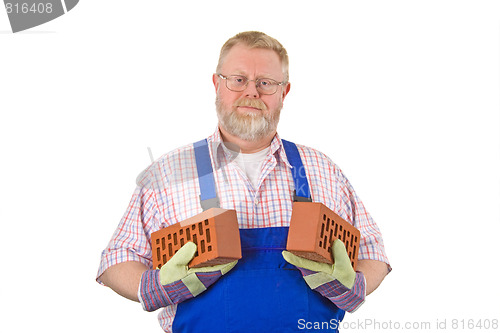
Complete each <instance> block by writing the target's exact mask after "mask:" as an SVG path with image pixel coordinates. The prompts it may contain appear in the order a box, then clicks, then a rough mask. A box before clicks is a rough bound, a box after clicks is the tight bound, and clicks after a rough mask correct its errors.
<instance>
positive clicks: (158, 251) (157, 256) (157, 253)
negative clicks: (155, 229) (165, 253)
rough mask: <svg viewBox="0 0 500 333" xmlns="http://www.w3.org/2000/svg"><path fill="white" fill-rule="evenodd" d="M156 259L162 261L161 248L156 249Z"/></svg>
mask: <svg viewBox="0 0 500 333" xmlns="http://www.w3.org/2000/svg"><path fill="white" fill-rule="evenodd" d="M156 259H157V260H158V261H161V252H160V248H159V247H157V248H156Z"/></svg>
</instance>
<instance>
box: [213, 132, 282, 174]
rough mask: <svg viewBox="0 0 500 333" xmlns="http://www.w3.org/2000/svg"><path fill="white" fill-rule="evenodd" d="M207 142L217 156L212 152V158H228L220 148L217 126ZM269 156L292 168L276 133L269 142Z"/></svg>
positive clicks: (220, 137)
mask: <svg viewBox="0 0 500 333" xmlns="http://www.w3.org/2000/svg"><path fill="white" fill-rule="evenodd" d="M207 140H208V143H209V144H210V143H211V144H210V145H209V147H210V148H213V149H215V151H216V152H217V154H214V152H212V156H217V157H218V158H217V159H219V158H220V157H221V156H224V157H225V158H228V156H226V152H225V151H224V149H223V147H222V146H221V144H222V136H221V134H220V130H219V126H217V127H216V129H215V132H214V133H213V134H212V135H210V136H209V137H208V138H207ZM221 154H222V155H221ZM269 154H271V155H277V157H279V159H280V160H281V161H283V162H285V164H286V165H287V166H288V167H289V168H291V167H292V165H291V164H290V162H289V161H288V158H287V157H286V153H285V148H284V147H283V143H282V142H281V138H280V136H279V135H278V133H276V135H275V136H274V138H273V140H272V141H271V145H270V149H269Z"/></svg>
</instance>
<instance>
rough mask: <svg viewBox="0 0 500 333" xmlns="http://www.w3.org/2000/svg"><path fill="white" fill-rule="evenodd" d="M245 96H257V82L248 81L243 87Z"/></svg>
mask: <svg viewBox="0 0 500 333" xmlns="http://www.w3.org/2000/svg"><path fill="white" fill-rule="evenodd" d="M245 96H246V97H248V98H259V97H260V94H259V91H258V90H257V83H256V82H255V81H254V80H252V81H248V84H247V87H246V88H245Z"/></svg>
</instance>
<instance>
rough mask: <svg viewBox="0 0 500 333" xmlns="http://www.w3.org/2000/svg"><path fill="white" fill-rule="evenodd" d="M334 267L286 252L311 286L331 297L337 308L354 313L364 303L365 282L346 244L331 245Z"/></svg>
mask: <svg viewBox="0 0 500 333" xmlns="http://www.w3.org/2000/svg"><path fill="white" fill-rule="evenodd" d="M332 254H333V259H334V264H333V265H331V264H325V263H319V262H316V261H313V260H309V259H305V258H301V257H298V256H296V255H294V254H292V253H290V252H288V251H283V258H285V260H286V261H288V262H289V263H290V264H292V265H295V266H297V268H298V269H299V270H300V272H301V273H302V277H303V278H304V280H305V281H306V283H307V284H308V285H309V287H310V288H311V289H312V290H314V291H317V292H319V293H320V294H321V295H323V296H324V297H326V298H328V299H329V300H330V301H331V302H332V303H334V304H335V305H336V306H337V307H338V308H340V309H342V310H345V311H348V312H353V311H355V310H356V309H357V308H359V307H360V306H361V304H363V302H364V301H365V296H366V290H365V289H366V281H365V277H364V276H363V273H361V272H355V271H354V269H353V268H352V266H351V260H350V258H349V256H348V255H347V251H346V248H345V246H344V243H342V241H341V240H340V239H337V240H335V241H334V242H333V244H332Z"/></svg>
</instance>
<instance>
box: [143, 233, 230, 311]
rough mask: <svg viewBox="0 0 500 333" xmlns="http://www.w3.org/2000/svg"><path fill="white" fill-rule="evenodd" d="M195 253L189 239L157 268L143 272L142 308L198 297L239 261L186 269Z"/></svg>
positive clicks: (152, 307) (151, 309) (148, 308)
mask: <svg viewBox="0 0 500 333" xmlns="http://www.w3.org/2000/svg"><path fill="white" fill-rule="evenodd" d="M195 253H196V244H195V243H193V242H188V243H186V244H184V246H182V247H181V248H180V249H179V250H178V251H177V253H176V254H174V256H173V257H172V258H171V259H170V260H169V261H167V263H166V264H165V265H163V266H162V267H161V268H160V269H156V270H147V271H145V272H144V273H143V274H142V277H141V283H140V286H139V292H138V296H139V301H140V302H141V304H142V307H143V308H144V310H146V311H154V310H156V309H159V308H162V307H165V306H168V305H173V304H177V303H180V302H182V301H185V300H187V299H190V298H193V297H196V296H198V295H199V294H201V293H202V292H204V291H205V290H206V289H207V288H208V287H209V286H210V285H212V284H213V283H214V282H215V281H217V280H218V279H219V278H220V277H221V276H222V275H224V274H226V273H227V272H229V270H231V269H232V268H233V267H234V266H235V265H236V263H237V262H238V261H237V260H235V261H233V262H230V263H228V264H223V265H217V266H210V267H200V268H189V267H188V266H187V265H188V263H189V262H190V261H191V259H193V257H194V255H195Z"/></svg>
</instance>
